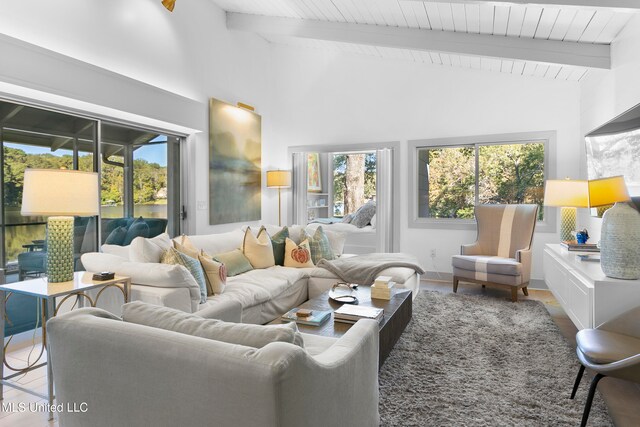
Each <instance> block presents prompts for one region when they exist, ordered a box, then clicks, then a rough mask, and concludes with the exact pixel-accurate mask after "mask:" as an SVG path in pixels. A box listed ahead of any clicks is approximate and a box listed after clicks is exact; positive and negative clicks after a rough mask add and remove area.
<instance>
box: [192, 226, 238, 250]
mask: <svg viewBox="0 0 640 427" xmlns="http://www.w3.org/2000/svg"><path fill="white" fill-rule="evenodd" d="M242 239H244V232H243V231H242V230H240V229H237V230H234V231H229V232H227V233H218V234H202V235H194V236H189V240H190V241H191V243H193V245H194V246H195V247H196V248H198V249H203V250H204V251H205V252H206V253H208V254H209V255H214V254H219V253H222V252H229V251H232V250H234V249H238V248H240V247H241V246H242Z"/></svg>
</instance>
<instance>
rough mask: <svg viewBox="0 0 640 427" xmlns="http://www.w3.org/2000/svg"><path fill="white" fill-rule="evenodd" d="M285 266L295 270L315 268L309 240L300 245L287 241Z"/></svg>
mask: <svg viewBox="0 0 640 427" xmlns="http://www.w3.org/2000/svg"><path fill="white" fill-rule="evenodd" d="M284 266H285V267H295V268H304V267H313V266H314V264H313V260H312V259H311V249H310V247H309V241H308V240H304V241H302V242H301V243H300V244H296V243H295V242H294V241H293V240H291V239H289V238H287V239H286V240H285V250H284Z"/></svg>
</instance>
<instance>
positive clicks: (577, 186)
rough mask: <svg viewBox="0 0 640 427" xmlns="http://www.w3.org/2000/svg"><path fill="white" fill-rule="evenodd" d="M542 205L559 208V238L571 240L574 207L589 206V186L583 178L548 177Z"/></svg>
mask: <svg viewBox="0 0 640 427" xmlns="http://www.w3.org/2000/svg"><path fill="white" fill-rule="evenodd" d="M544 205H545V206H558V207H560V208H561V210H560V239H561V240H562V241H563V242H565V241H568V240H573V234H572V233H573V232H574V231H575V230H576V208H588V207H589V187H588V182H587V181H585V180H575V179H569V178H567V179H549V180H547V182H546V185H545V190H544Z"/></svg>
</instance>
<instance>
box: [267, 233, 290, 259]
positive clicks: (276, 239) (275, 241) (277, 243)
mask: <svg viewBox="0 0 640 427" xmlns="http://www.w3.org/2000/svg"><path fill="white" fill-rule="evenodd" d="M287 237H289V228H288V227H287V226H286V225H285V226H284V227H283V228H282V230H280V231H278V232H277V233H276V234H274V235H273V236H271V245H272V246H273V260H274V261H275V263H276V265H284V249H285V241H286V239H287Z"/></svg>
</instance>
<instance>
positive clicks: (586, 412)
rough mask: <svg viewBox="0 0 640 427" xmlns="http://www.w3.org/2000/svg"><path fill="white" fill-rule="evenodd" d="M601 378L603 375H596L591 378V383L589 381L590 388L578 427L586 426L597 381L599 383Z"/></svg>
mask: <svg viewBox="0 0 640 427" xmlns="http://www.w3.org/2000/svg"><path fill="white" fill-rule="evenodd" d="M602 378H604V375H602V374H597V375H596V376H595V377H593V381H591V387H589V396H587V402H586V403H585V404H584V412H583V413H582V422H581V423H580V427H586V425H587V420H588V419H589V412H591V404H592V403H593V396H594V395H595V394H596V387H597V386H598V381H600V380H601V379H602Z"/></svg>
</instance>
